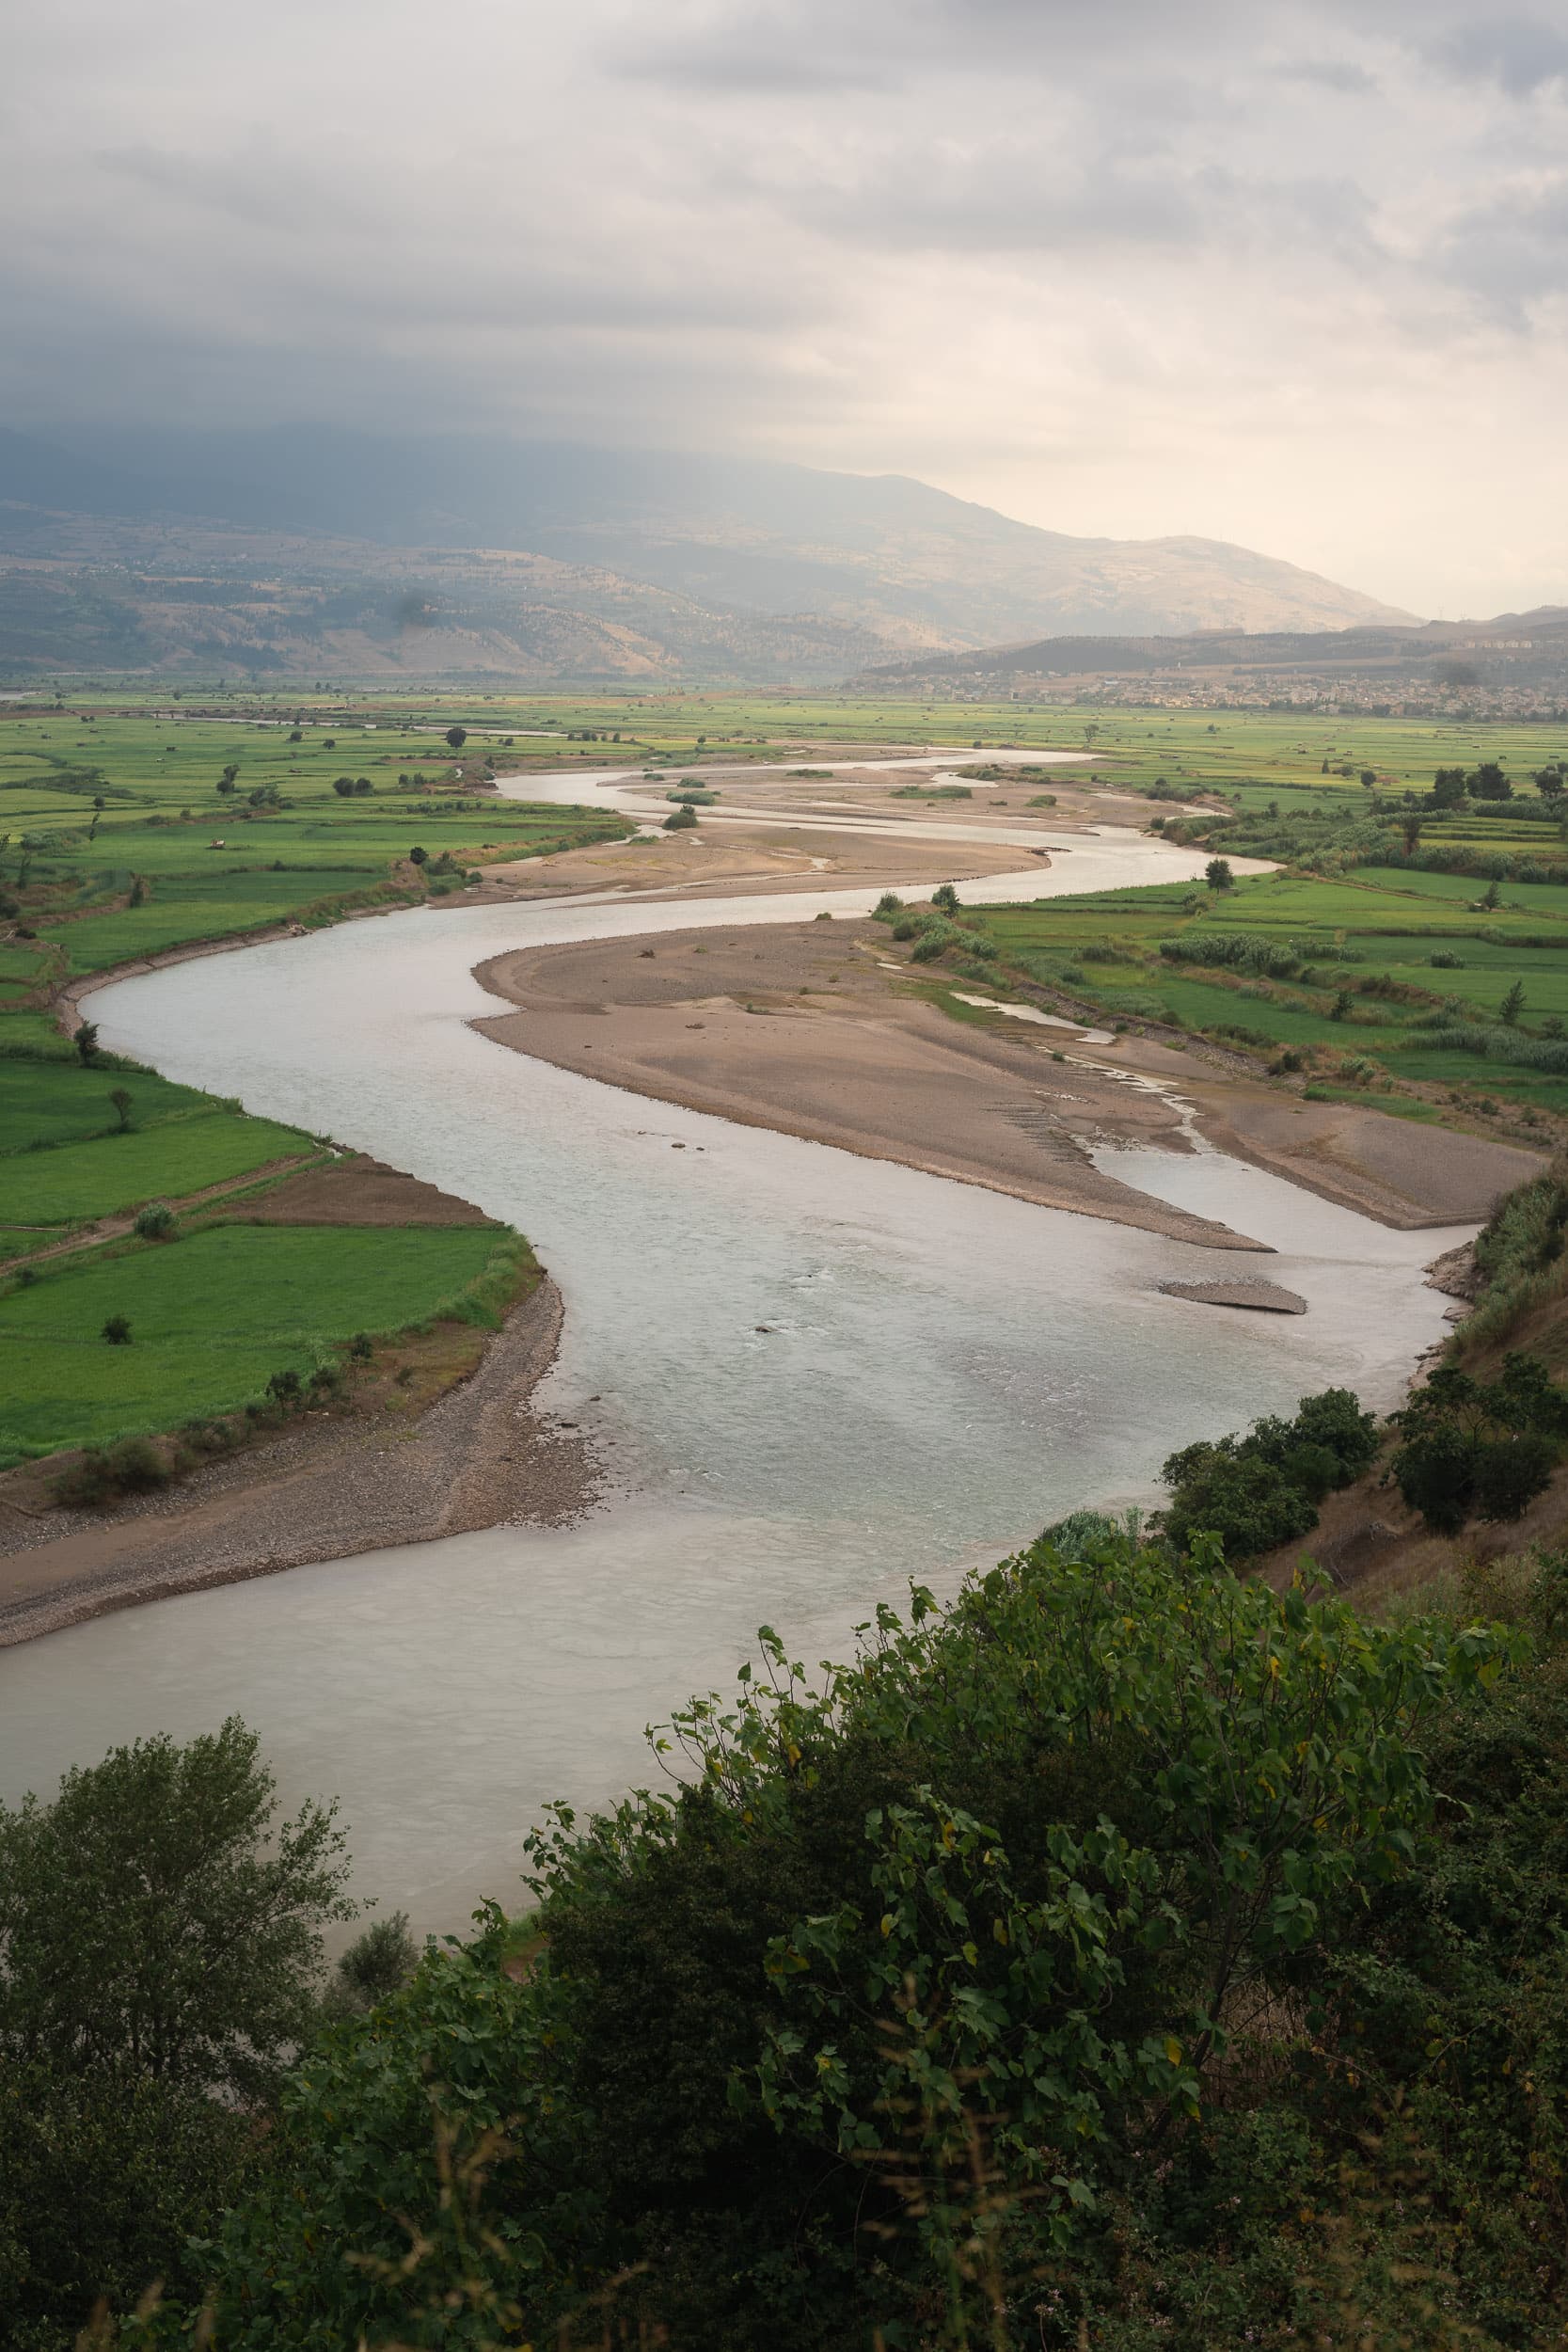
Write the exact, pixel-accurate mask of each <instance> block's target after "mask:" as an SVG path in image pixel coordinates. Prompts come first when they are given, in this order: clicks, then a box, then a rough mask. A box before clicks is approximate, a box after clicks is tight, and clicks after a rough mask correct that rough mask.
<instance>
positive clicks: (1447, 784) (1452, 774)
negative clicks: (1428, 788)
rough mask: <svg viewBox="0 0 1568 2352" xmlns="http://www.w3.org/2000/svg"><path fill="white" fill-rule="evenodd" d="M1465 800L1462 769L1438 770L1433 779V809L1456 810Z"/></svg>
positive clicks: (1463, 772)
mask: <svg viewBox="0 0 1568 2352" xmlns="http://www.w3.org/2000/svg"><path fill="white" fill-rule="evenodd" d="M1464 798H1465V771H1464V769H1463V768H1439V769H1438V771H1437V773H1436V775H1435V776H1434V777H1433V784H1432V800H1433V807H1434V808H1457V807H1458V806H1459V803H1460V802H1461V801H1462V800H1463V799H1464Z"/></svg>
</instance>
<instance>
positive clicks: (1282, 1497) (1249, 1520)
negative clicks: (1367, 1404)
mask: <svg viewBox="0 0 1568 2352" xmlns="http://www.w3.org/2000/svg"><path fill="white" fill-rule="evenodd" d="M1377 1442H1378V1441H1377V1422H1376V1421H1375V1419H1374V1417H1373V1415H1371V1414H1370V1413H1366V1412H1363V1411H1362V1409H1361V1405H1360V1401H1359V1399H1358V1398H1356V1397H1355V1396H1354V1395H1353V1393H1352V1392H1351V1391H1350V1390H1349V1389H1325V1390H1324V1391H1323V1392H1322V1394H1321V1395H1318V1396H1304V1397H1303V1398H1302V1399H1301V1402H1300V1404H1299V1405H1298V1406H1297V1408H1296V1414H1295V1418H1294V1420H1292V1421H1282V1420H1280V1419H1279V1418H1278V1416H1277V1415H1274V1414H1270V1415H1266V1416H1265V1417H1264V1419H1262V1420H1261V1421H1256V1422H1253V1424H1252V1427H1251V1429H1250V1430H1249V1431H1248V1432H1247V1434H1246V1435H1245V1436H1244V1437H1240V1438H1238V1437H1229V1438H1218V1439H1216V1440H1213V1441H1208V1442H1201V1443H1199V1444H1196V1445H1190V1446H1185V1447H1183V1448H1182V1450H1181V1451H1180V1453H1178V1454H1171V1455H1170V1456H1169V1457H1168V1458H1167V1460H1166V1461H1165V1463H1164V1468H1163V1469H1162V1470H1161V1473H1160V1475H1161V1477H1162V1478H1163V1479H1164V1483H1165V1485H1166V1486H1169V1487H1170V1488H1171V1490H1172V1491H1171V1500H1170V1503H1169V1505H1168V1507H1167V1508H1166V1511H1165V1513H1164V1520H1163V1525H1164V1532H1165V1534H1166V1536H1167V1537H1168V1539H1169V1540H1170V1541H1171V1542H1172V1543H1173V1544H1176V1545H1178V1546H1185V1545H1187V1544H1190V1543H1192V1542H1193V1541H1194V1540H1195V1538H1196V1536H1197V1535H1198V1534H1200V1533H1209V1534H1216V1535H1218V1537H1219V1538H1220V1540H1221V1542H1222V1543H1223V1544H1224V1546H1225V1549H1226V1552H1227V1556H1228V1557H1229V1558H1231V1559H1233V1560H1250V1559H1254V1558H1256V1557H1257V1556H1258V1555H1259V1553H1261V1552H1265V1551H1272V1550H1274V1549H1275V1547H1276V1546H1277V1545H1279V1544H1285V1543H1289V1542H1291V1540H1292V1538H1293V1537H1295V1536H1298V1535H1305V1534H1308V1533H1309V1532H1310V1531H1311V1529H1312V1528H1313V1527H1315V1526H1316V1525H1317V1519H1318V1505H1319V1503H1320V1502H1322V1501H1323V1497H1324V1495H1326V1494H1327V1493H1328V1492H1329V1491H1330V1489H1331V1488H1333V1487H1336V1486H1349V1485H1350V1483H1351V1481H1352V1480H1353V1479H1354V1478H1358V1477H1359V1476H1360V1474H1361V1472H1362V1471H1363V1470H1365V1469H1366V1468H1367V1467H1368V1465H1369V1464H1370V1462H1371V1461H1372V1460H1373V1458H1374V1456H1375V1455H1376V1453H1377Z"/></svg>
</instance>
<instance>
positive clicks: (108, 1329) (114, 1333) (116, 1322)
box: [103, 1315, 131, 1347]
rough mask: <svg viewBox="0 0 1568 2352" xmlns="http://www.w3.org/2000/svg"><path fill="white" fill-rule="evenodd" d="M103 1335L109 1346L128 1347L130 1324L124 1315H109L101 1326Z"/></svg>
mask: <svg viewBox="0 0 1568 2352" xmlns="http://www.w3.org/2000/svg"><path fill="white" fill-rule="evenodd" d="M103 1338H104V1339H105V1340H106V1341H107V1342H108V1343H109V1345H110V1346H111V1347H129V1346H130V1344H131V1326H130V1323H129V1321H128V1319H127V1318H126V1317H125V1316H124V1315H110V1316H109V1317H108V1319H107V1320H106V1322H105V1323H104V1326H103Z"/></svg>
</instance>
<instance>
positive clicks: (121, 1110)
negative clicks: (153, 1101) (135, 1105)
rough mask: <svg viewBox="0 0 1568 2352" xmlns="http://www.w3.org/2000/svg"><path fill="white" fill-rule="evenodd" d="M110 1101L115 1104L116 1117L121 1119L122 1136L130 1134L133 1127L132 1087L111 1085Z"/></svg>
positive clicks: (120, 1132)
mask: <svg viewBox="0 0 1568 2352" xmlns="http://www.w3.org/2000/svg"><path fill="white" fill-rule="evenodd" d="M109 1101H110V1102H111V1103H112V1104H113V1105H114V1113H115V1117H116V1119H117V1120H119V1134H120V1135H122V1136H123V1135H128V1134H129V1133H130V1129H131V1089H130V1088H129V1087H111V1088H110V1089H109Z"/></svg>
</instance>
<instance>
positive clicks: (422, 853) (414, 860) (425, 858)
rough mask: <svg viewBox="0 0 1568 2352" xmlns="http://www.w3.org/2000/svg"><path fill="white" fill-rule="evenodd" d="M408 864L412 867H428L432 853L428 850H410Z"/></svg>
mask: <svg viewBox="0 0 1568 2352" xmlns="http://www.w3.org/2000/svg"><path fill="white" fill-rule="evenodd" d="M408 863H409V865H410V866H428V865H429V863H430V851H429V850H420V849H412V850H409V852H408Z"/></svg>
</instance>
